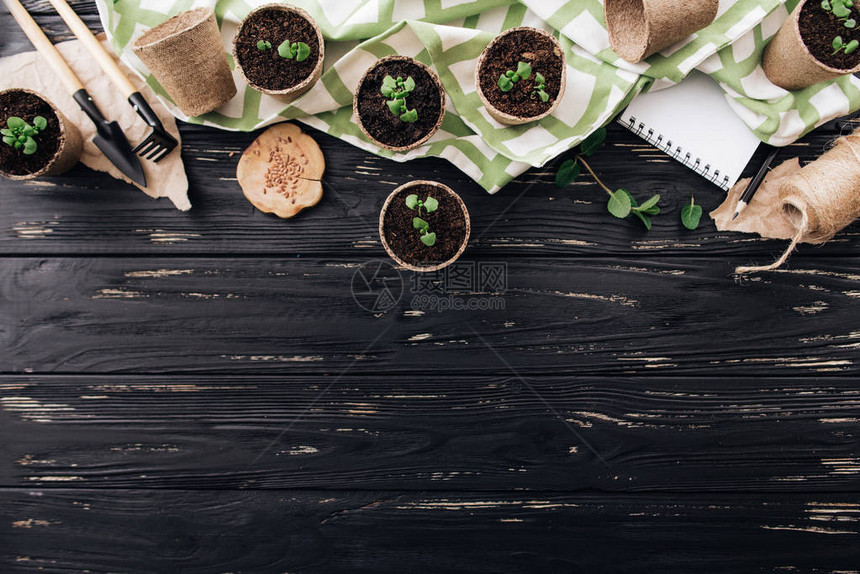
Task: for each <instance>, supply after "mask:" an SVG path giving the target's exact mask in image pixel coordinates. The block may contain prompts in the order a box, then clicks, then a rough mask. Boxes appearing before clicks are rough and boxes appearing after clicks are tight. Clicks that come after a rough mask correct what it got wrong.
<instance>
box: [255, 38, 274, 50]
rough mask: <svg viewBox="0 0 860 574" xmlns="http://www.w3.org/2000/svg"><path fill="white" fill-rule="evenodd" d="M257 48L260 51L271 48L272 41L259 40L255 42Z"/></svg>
mask: <svg viewBox="0 0 860 574" xmlns="http://www.w3.org/2000/svg"><path fill="white" fill-rule="evenodd" d="M257 49H258V50H259V51H261V52H265V51H266V50H271V49H272V43H271V42H269V41H267V40H260V41H259V42H257Z"/></svg>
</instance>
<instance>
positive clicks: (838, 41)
mask: <svg viewBox="0 0 860 574" xmlns="http://www.w3.org/2000/svg"><path fill="white" fill-rule="evenodd" d="M832 46H833V49H834V50H838V49H839V48H841V47H842V36H836V37H835V38H833V44H832Z"/></svg>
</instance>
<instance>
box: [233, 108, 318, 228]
mask: <svg viewBox="0 0 860 574" xmlns="http://www.w3.org/2000/svg"><path fill="white" fill-rule="evenodd" d="M324 171H325V159H324V158H323V154H322V151H320V148H319V146H318V145H317V142H315V141H314V139H313V138H312V137H311V136H309V135H307V134H306V133H304V132H302V130H301V128H299V127H298V126H297V125H295V124H289V123H283V124H278V125H276V126H272V127H271V128H269V129H267V130H266V131H264V132H263V133H262V134H260V137H258V138H257V139H255V140H254V142H253V143H252V144H251V145H250V146H248V149H246V150H245V152H244V153H243V154H242V158H241V159H240V160H239V166H238V167H237V168H236V177H237V178H238V179H239V185H240V186H241V187H242V191H243V192H244V193H245V197H246V198H248V201H250V202H251V203H252V204H253V205H254V207H256V208H257V209H259V210H260V211H262V212H263V213H274V214H275V215H277V216H278V217H283V218H289V217H293V216H294V215H295V214H297V213H298V212H300V211H301V210H303V209H305V208H307V207H312V206H314V205H316V204H317V203H319V200H320V199H322V191H323V190H322V182H320V179H322V175H323V172H324Z"/></svg>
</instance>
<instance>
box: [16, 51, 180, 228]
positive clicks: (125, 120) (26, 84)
mask: <svg viewBox="0 0 860 574" xmlns="http://www.w3.org/2000/svg"><path fill="white" fill-rule="evenodd" d="M105 46H106V47H107V44H105ZM56 47H57V49H58V50H59V51H60V53H61V54H62V55H63V58H65V60H66V62H68V64H69V66H71V68H72V69H73V70H74V71H75V73H76V74H77V76H78V78H80V80H81V82H83V84H84V86H85V87H86V89H87V92H89V94H90V96H91V97H92V98H93V100H94V101H95V103H96V104H97V105H98V107H99V109H100V110H101V112H102V114H104V116H105V117H106V118H107V119H108V120H109V121H111V120H113V121H116V122H117V123H119V125H120V127H122V130H123V132H125V135H126V136H127V137H128V140H129V142H131V145H132V147H134V146H135V145H137V144H138V143H140V142H142V141H143V140H144V139H145V138H146V136H147V135H148V134H149V132H150V130H151V128H150V127H149V126H147V125H146V123H145V122H144V121H143V120H142V119H141V118H140V117H139V116H138V115H137V113H136V112H135V111H134V109H133V108H132V107H131V106H130V105H129V104H128V102H127V101H126V100H125V99H124V98H123V97H122V95H120V93H119V92H118V91H117V90H116V88H115V87H114V85H113V84H112V83H111V81H110V79H109V78H108V77H107V75H105V74H104V72H103V71H102V69H101V68H100V67H99V65H98V64H97V63H96V62H95V60H93V59H92V57H90V55H89V53H88V52H87V51H86V49H85V48H84V46H83V44H81V43H80V42H78V41H77V40H71V41H69V42H62V43H59V44H56ZM108 52H109V53H110V48H109V47H108ZM119 65H120V67H121V68H122V69H123V71H125V72H126V75H127V76H128V78H129V79H130V80H131V82H132V83H133V84H134V85H135V87H137V88H138V89H139V90H140V92H141V93H142V94H143V96H144V97H145V98H146V101H147V102H149V105H150V106H151V107H152V109H153V110H154V111H155V113H156V114H157V115H158V117H159V118H160V119H161V121H162V123H163V124H164V127H165V129H166V130H167V131H168V132H170V134H171V135H173V137H175V138H176V139H177V140H179V141H181V140H180V137H179V130H177V129H176V120H175V119H174V117H173V115H171V114H170V112H168V111H167V109H166V108H165V107H164V106H163V105H162V104H161V102H159V101H158V98H156V97H155V94H153V93H152V90H150V88H149V87H148V86H146V85H145V84H144V83H143V81H142V80H141V79H140V78H138V77H137V75H136V74H134V73H133V72H131V71H130V70H129V69H128V68H126V66H125V65H124V64H123V63H122V62H120V64H119ZM0 87H2V88H4V89H6V88H29V89H31V90H35V91H37V92H39V93H40V94H43V95H44V96H45V97H46V98H48V99H49V100H51V102H52V103H53V104H54V105H56V106H57V107H58V108H59V109H60V110H61V111H62V112H63V113H64V114H66V116H67V117H68V118H69V119H70V120H71V121H72V122H73V123H74V124H75V125H76V126H78V129H80V131H81V136H82V137H83V139H84V149H83V154H82V155H81V162H82V163H83V164H84V165H86V166H87V167H90V168H92V169H94V170H96V171H103V172H107V173H109V174H110V175H111V176H113V177H115V178H116V179H121V180H123V181H126V182H128V183H131V184H132V185H135V187H138V188H139V189H142V190H143V192H144V193H146V194H147V195H149V196H150V197H154V198H159V197H167V198H169V199H170V201H172V202H173V205H175V206H176V208H177V209H180V210H182V211H187V210H189V209H191V202H190V201H189V200H188V178H187V177H186V175H185V166H184V165H183V163H182V157H181V154H180V149H179V146H177V148H176V149H174V150H173V151H172V152H170V153H169V154H168V155H167V156H166V157H165V158H164V159H162V160H161V161H160V162H158V163H153V162H152V161H149V160H146V159H143V158H141V159H140V164H141V165H142V166H143V171H144V173H145V174H146V183H147V186H146V188H141V187H140V186H138V185H136V184H134V183H133V182H132V181H131V180H129V179H128V178H126V177H125V176H124V175H123V174H122V173H121V172H120V171H119V170H118V169H117V168H116V167H114V165H113V164H112V163H110V162H109V161H108V160H107V158H105V156H104V155H102V153H101V151H99V149H98V148H97V147H96V146H95V144H93V143H92V138H93V135H94V134H95V132H96V128H95V125H94V124H93V122H92V121H90V119H89V118H88V117H87V116H86V115H85V114H84V113H83V112H82V111H81V109H80V108H79V107H78V105H77V104H76V103H75V101H74V100H73V99H72V95H71V94H70V93H68V91H67V90H66V88H65V86H64V85H63V83H62V82H60V81H59V80H58V79H57V78H56V77H55V76H54V74H53V72H52V71H51V68H50V67H49V66H48V64H47V63H45V61H44V60H43V58H42V56H40V55H39V54H38V53H37V52H24V53H21V54H15V55H14V56H9V57H7V58H2V59H0Z"/></svg>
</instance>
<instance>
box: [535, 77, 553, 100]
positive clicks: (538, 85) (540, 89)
mask: <svg viewBox="0 0 860 574" xmlns="http://www.w3.org/2000/svg"><path fill="white" fill-rule="evenodd" d="M534 98H540V101H542V102H544V103H546V102H548V101H549V94H548V93H546V79H545V78H544V77H543V74H541V73H540V72H535V85H534V88H533V89H532V99H534Z"/></svg>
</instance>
